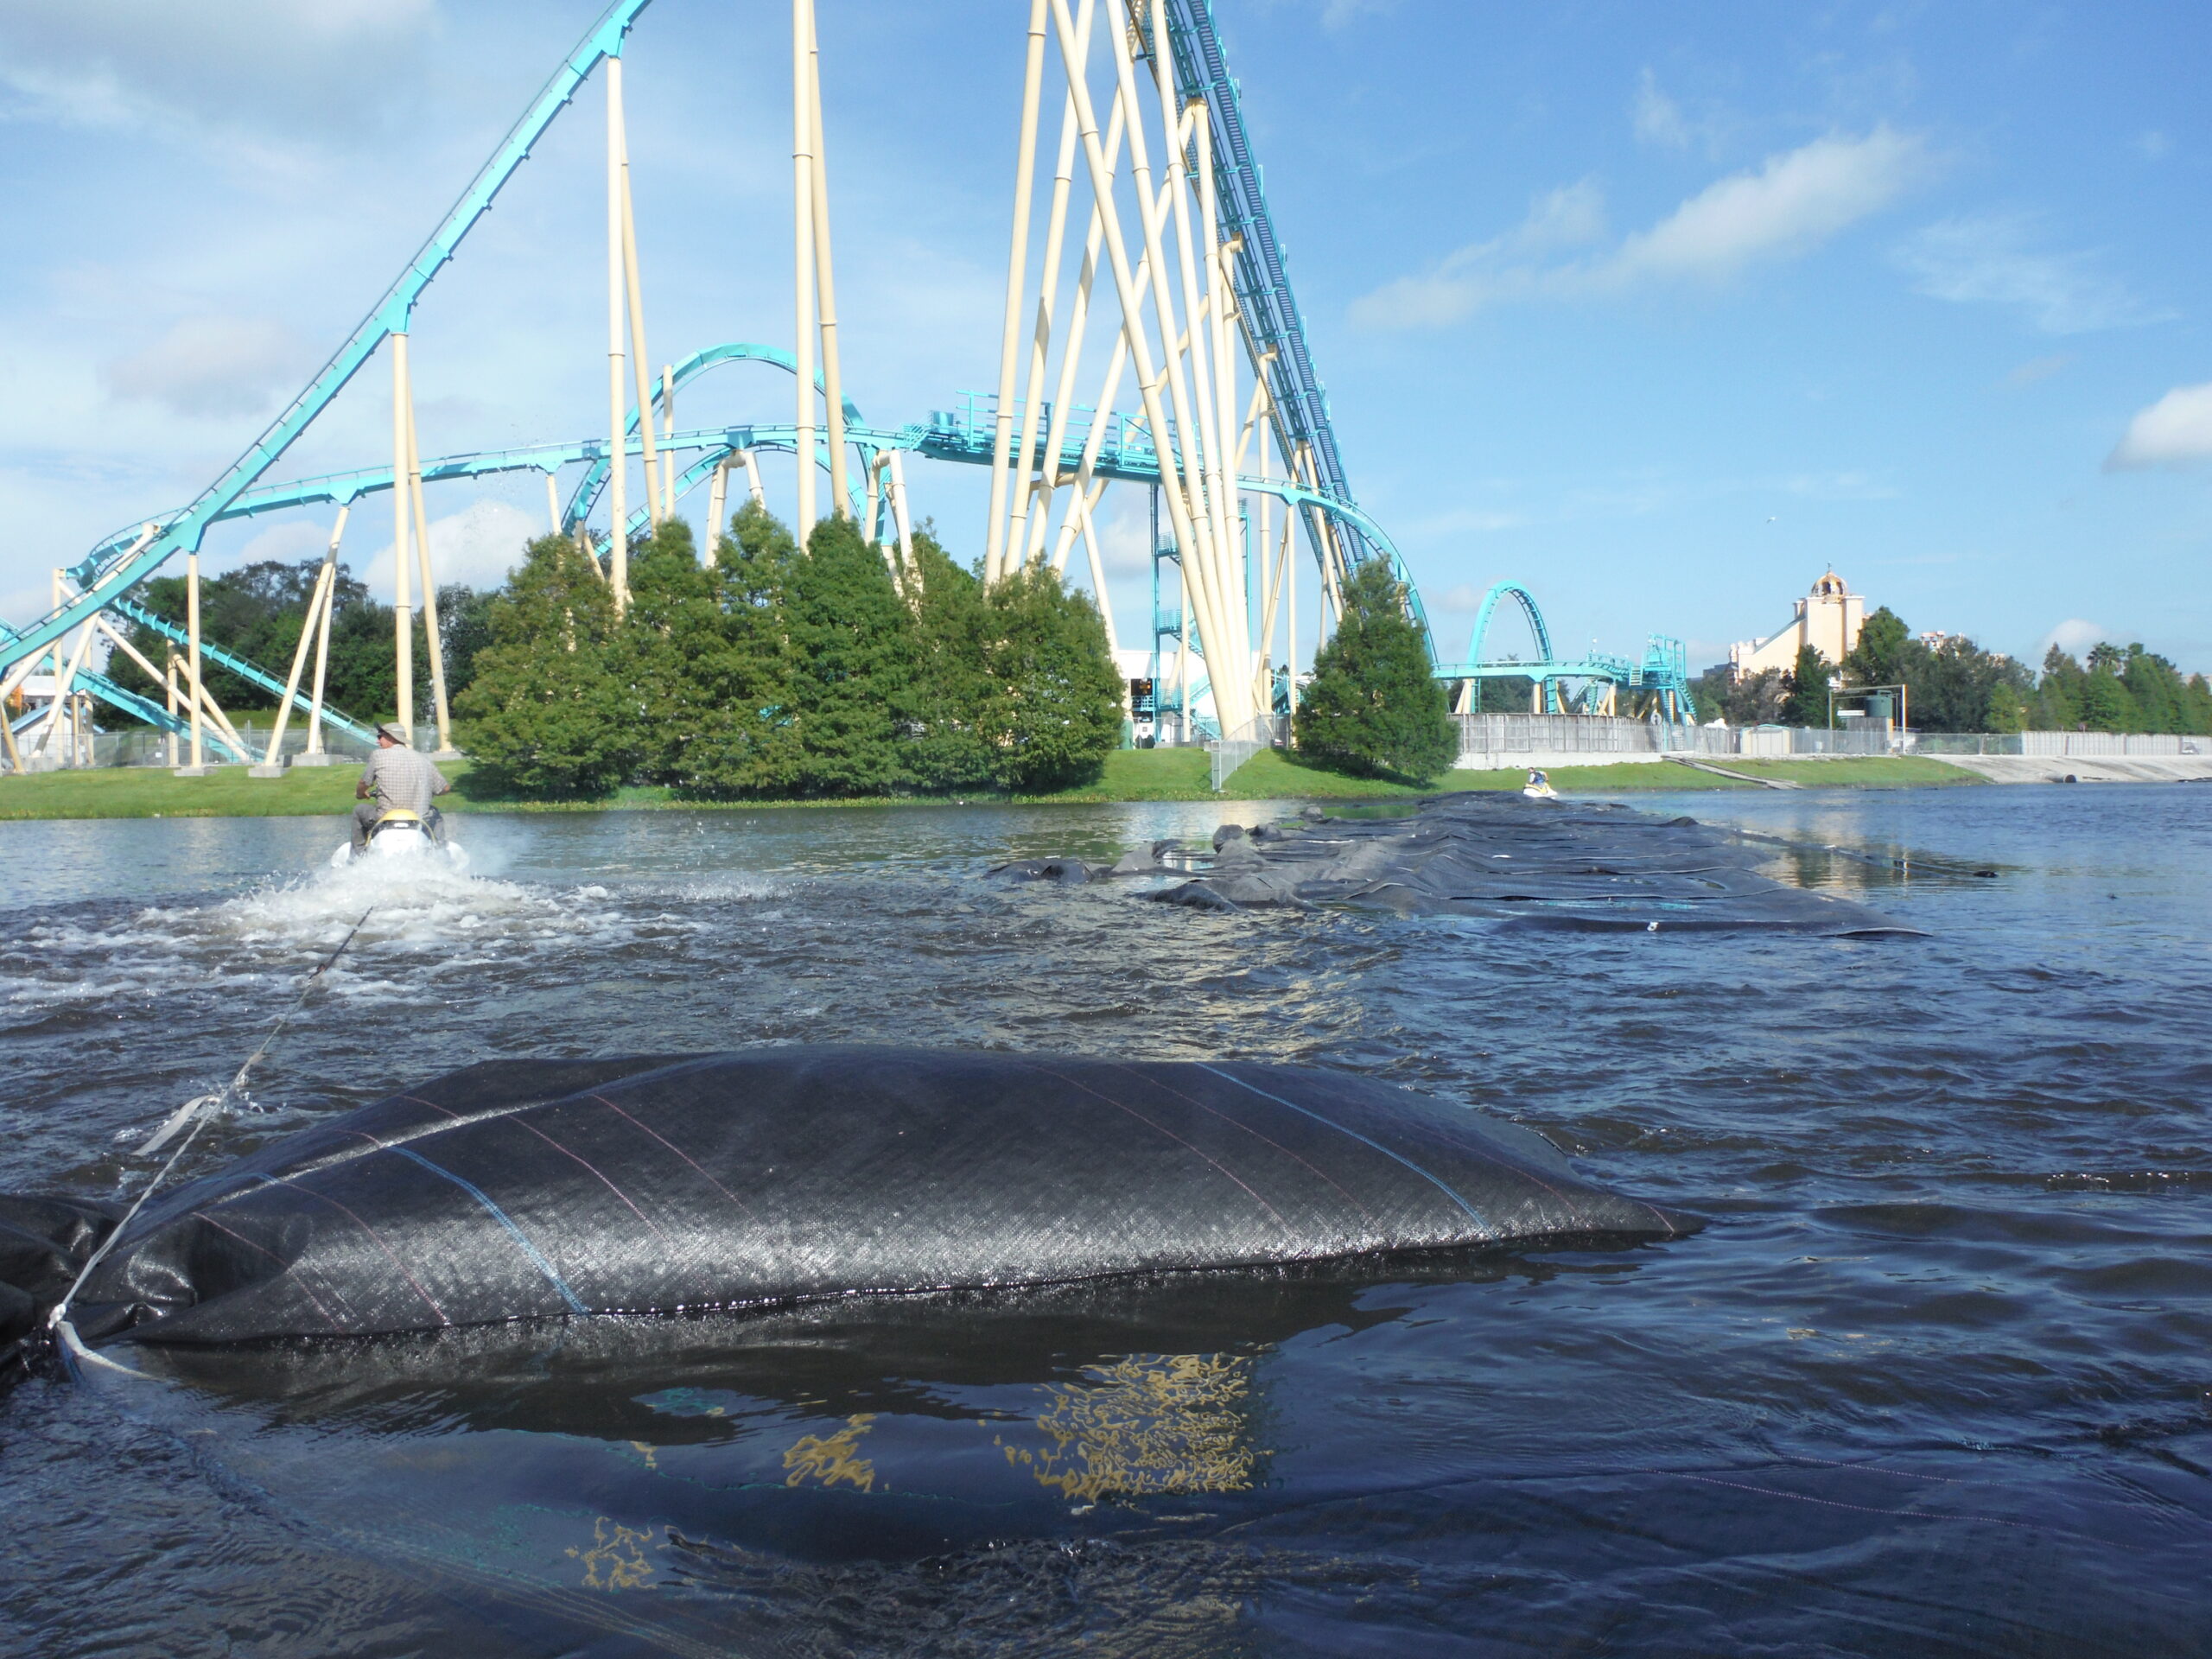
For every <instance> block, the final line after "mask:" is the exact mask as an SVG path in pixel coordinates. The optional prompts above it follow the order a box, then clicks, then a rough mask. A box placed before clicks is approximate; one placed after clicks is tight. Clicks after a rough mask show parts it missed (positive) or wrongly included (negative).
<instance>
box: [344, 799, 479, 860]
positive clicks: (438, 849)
mask: <svg viewBox="0 0 2212 1659" xmlns="http://www.w3.org/2000/svg"><path fill="white" fill-rule="evenodd" d="M364 858H372V859H386V858H398V859H414V858H429V859H435V860H437V861H439V862H441V863H442V864H443V865H445V866H446V868H448V869H454V870H460V869H466V868H467V867H468V855H467V853H466V852H464V851H463V850H462V849H461V848H459V847H457V846H455V845H454V843H453V842H450V841H448V840H447V839H446V838H445V837H444V836H440V835H437V834H435V832H433V831H432V829H431V828H430V826H429V823H427V822H426V821H425V820H424V818H423V815H422V814H421V813H419V812H410V811H409V810H407V809H406V808H405V807H404V806H394V807H387V808H385V810H384V811H382V812H380V813H378V815H377V821H376V822H375V823H373V824H372V825H370V826H369V844H368V846H367V847H366V848H365V849H364V850H362V851H360V852H359V853H356V852H355V851H354V850H353V842H350V841H349V842H346V844H345V845H343V846H341V847H340V848H339V849H338V850H337V851H336V852H334V853H333V854H332V855H330V868H333V869H334V870H341V869H344V868H346V866H347V865H348V864H351V863H353V862H354V861H356V860H358V859H364Z"/></svg>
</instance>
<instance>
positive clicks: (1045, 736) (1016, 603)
mask: <svg viewBox="0 0 2212 1659" xmlns="http://www.w3.org/2000/svg"><path fill="white" fill-rule="evenodd" d="M983 598H984V620H985V625H986V630H987V632H986V635H985V639H984V655H983V666H984V669H985V671H986V674H987V676H988V696H987V700H986V702H985V703H984V705H983V709H982V728H983V732H984V736H985V739H986V741H987V742H988V747H989V750H990V753H991V755H992V762H993V764H992V771H993V774H994V776H995V778H996V779H997V781H998V782H1000V783H1001V784H1002V785H1005V786H1006V787H1007V788H1009V789H1016V790H1046V789H1062V788H1066V787H1069V786H1071V785H1076V784H1084V783H1089V782H1090V781H1092V780H1093V779H1096V777H1097V776H1098V774H1099V772H1100V770H1101V769H1102V767H1103V766H1104V764H1105V760H1106V756H1107V754H1108V753H1109V751H1111V750H1112V749H1114V748H1115V747H1117V746H1118V745H1119V744H1120V742H1121V741H1122V678H1121V674H1120V672H1119V671H1117V670H1116V667H1115V666H1114V658H1113V654H1112V652H1109V651H1108V650H1107V648H1106V625H1105V623H1104V622H1103V620H1101V619H1100V617H1099V614H1098V609H1097V607H1096V606H1095V605H1093V604H1092V603H1091V602H1090V596H1089V595H1088V594H1078V593H1071V592H1069V591H1068V589H1067V588H1066V587H1065V585H1064V584H1063V583H1062V582H1061V580H1060V577H1059V574H1058V572H1057V571H1055V570H1053V569H1051V568H1050V567H1048V566H1045V565H1033V566H1030V567H1028V568H1027V569H1022V570H1018V571H1016V572H1015V573H1014V574H1013V575H1010V576H1007V577H1006V578H1004V579H1003V580H1001V582H998V584H997V585H996V586H995V587H993V588H991V589H990V590H989V591H988V593H987V594H984V596H983ZM1442 695H1443V694H1442V691H1441V689H1439V690H1438V696H1439V697H1441V696H1442ZM1458 752H1459V751H1458V747H1457V736H1456V733H1455V734H1454V738H1453V747H1452V753H1454V754H1457V753H1458Z"/></svg>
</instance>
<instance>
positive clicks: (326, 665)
mask: <svg viewBox="0 0 2212 1659" xmlns="http://www.w3.org/2000/svg"><path fill="white" fill-rule="evenodd" d="M546 479H547V481H548V482H550V481H551V479H552V474H550V473H549V474H546ZM352 513H353V508H352V507H351V506H350V505H348V506H343V507H340V508H339V509H338V522H337V523H336V524H333V525H332V526H331V527H330V555H329V563H330V587H329V588H328V590H327V592H326V593H325V594H323V600H322V615H321V619H320V620H318V621H317V622H316V624H315V696H314V698H313V700H312V701H311V702H309V703H308V747H307V754H308V755H312V756H314V757H315V764H318V765H319V764H321V761H322V760H324V759H325V758H326V757H325V755H324V752H323V747H322V688H323V685H324V683H326V681H327V677H328V673H329V669H330V613H331V612H332V611H334V610H335V609H336V608H337V607H338V543H339V539H340V537H343V536H344V535H345V534H346V519H347V518H349V517H350V516H351V515H352ZM557 518H558V513H557V510H556V526H555V527H556V529H557V528H558V524H557ZM306 758H307V757H306V756H305V755H303V756H302V759H303V760H304V759H306Z"/></svg>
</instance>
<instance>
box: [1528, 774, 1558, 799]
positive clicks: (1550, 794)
mask: <svg viewBox="0 0 2212 1659" xmlns="http://www.w3.org/2000/svg"><path fill="white" fill-rule="evenodd" d="M1521 798H1522V799H1523V800H1528V801H1555V800H1557V799H1559V791H1557V790H1555V789H1554V788H1553V787H1552V780H1551V779H1548V778H1547V777H1545V776H1544V774H1543V773H1542V772H1538V771H1536V770H1535V768H1533V767H1531V768H1530V769H1529V781H1528V782H1527V783H1525V784H1523V785H1521Z"/></svg>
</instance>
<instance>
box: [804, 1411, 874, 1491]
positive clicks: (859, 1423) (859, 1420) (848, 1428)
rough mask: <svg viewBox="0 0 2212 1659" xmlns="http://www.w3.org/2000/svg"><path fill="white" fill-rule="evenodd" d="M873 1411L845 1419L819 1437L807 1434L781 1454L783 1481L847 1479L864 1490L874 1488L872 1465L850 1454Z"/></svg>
mask: <svg viewBox="0 0 2212 1659" xmlns="http://www.w3.org/2000/svg"><path fill="white" fill-rule="evenodd" d="M874 1421H875V1414H874V1412H872V1411H864V1412H862V1413H861V1414H860V1415H859V1416H857V1417H853V1418H849V1419H848V1420H847V1421H846V1423H845V1426H844V1427H842V1428H841V1429H839V1430H838V1431H837V1432H836V1433H835V1434H832V1435H831V1436H830V1437H829V1439H828V1440H823V1438H822V1437H821V1436H820V1435H818V1434H807V1435H804V1436H802V1437H801V1438H800V1440H799V1441H798V1444H797V1445H795V1446H792V1447H791V1450H790V1451H788V1452H785V1453H784V1471H785V1473H784V1484H785V1485H786V1486H796V1485H798V1484H799V1483H800V1482H801V1481H803V1480H818V1481H820V1482H821V1483H822V1484H823V1485H824V1486H835V1485H836V1484H837V1483H838V1482H839V1481H841V1480H842V1481H849V1482H851V1483H852V1484H854V1485H855V1486H857V1487H859V1488H860V1489H861V1491H864V1492H872V1491H874V1490H875V1465H874V1464H873V1463H871V1462H869V1461H868V1459H866V1458H857V1457H855V1456H854V1455H853V1453H854V1452H855V1451H857V1450H858V1449H859V1447H860V1440H861V1435H863V1434H865V1433H868V1427H869V1425H870V1424H872V1423H874Z"/></svg>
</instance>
